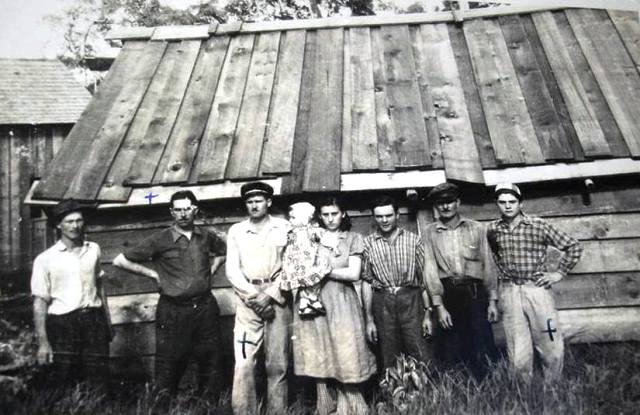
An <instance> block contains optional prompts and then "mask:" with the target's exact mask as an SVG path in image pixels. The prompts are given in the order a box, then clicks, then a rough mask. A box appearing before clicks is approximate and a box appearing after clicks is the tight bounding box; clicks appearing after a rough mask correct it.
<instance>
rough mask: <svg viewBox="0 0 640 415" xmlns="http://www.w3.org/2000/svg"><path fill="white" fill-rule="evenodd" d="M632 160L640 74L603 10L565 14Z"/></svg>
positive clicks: (637, 149)
mask: <svg viewBox="0 0 640 415" xmlns="http://www.w3.org/2000/svg"><path fill="white" fill-rule="evenodd" d="M565 14H566V15H567V18H568V19H569V23H570V24H571V27H572V29H573V32H574V33H575V35H576V38H577V39H578V43H579V44H580V46H581V48H582V51H583V52H584V56H585V58H586V59H587V61H588V62H589V66H590V67H591V70H592V71H593V74H594V75H595V77H596V80H597V81H598V85H600V89H601V90H602V93H603V94H604V97H605V99H606V100H607V103H608V104H609V108H610V109H611V112H612V113H613V116H614V118H615V120H616V122H617V123H618V127H620V131H621V132H622V135H623V137H624V139H625V142H626V143H627V146H628V147H629V150H630V152H631V155H632V156H633V157H638V156H640V98H638V91H639V90H640V75H638V71H637V69H636V67H635V64H634V63H633V61H632V60H631V58H630V56H629V54H628V53H627V50H626V49H625V47H624V44H623V43H622V41H621V39H620V37H619V36H618V33H617V32H616V30H615V27H614V26H613V23H612V22H611V21H610V20H609V17H608V15H607V13H606V12H604V11H595V10H567V11H566V12H565Z"/></svg>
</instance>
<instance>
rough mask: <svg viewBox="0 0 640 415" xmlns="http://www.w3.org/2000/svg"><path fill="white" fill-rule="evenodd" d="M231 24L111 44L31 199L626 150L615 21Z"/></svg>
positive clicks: (625, 41)
mask: <svg viewBox="0 0 640 415" xmlns="http://www.w3.org/2000/svg"><path fill="white" fill-rule="evenodd" d="M635 16H636V17H637V14H636V15H635ZM270 23H271V22H270ZM258 26H260V25H258ZM247 27H251V25H248V26H247ZM283 27H284V28H283ZM237 29H238V28H237V27H236V28H235V29H234V27H232V26H226V25H221V26H219V27H218V28H217V29H214V30H213V31H207V30H206V27H205V28H202V27H191V28H189V27H187V28H184V27H182V28H174V29H171V28H162V29H157V30H156V31H155V32H154V31H153V30H151V31H150V32H149V33H150V34H149V36H150V38H148V39H138V40H130V41H126V42H125V44H124V48H123V50H122V52H121V53H120V55H119V57H118V58H117V60H116V61H115V63H114V65H113V67H112V68H111V70H110V72H109V75H108V77H107V79H105V81H104V82H103V84H102V86H101V88H100V90H99V91H98V93H97V94H96V95H95V96H94V97H93V99H92V101H91V104H90V105H89V107H88V109H87V111H86V112H85V114H84V115H83V117H82V118H81V119H80V121H79V122H78V123H77V125H76V127H75V128H74V129H73V131H72V132H71V134H70V138H69V145H68V146H65V148H64V149H63V151H62V152H61V153H60V155H59V156H58V157H56V160H55V163H54V168H53V169H52V171H51V174H49V175H48V176H47V177H45V178H44V180H43V181H42V182H41V183H40V184H39V185H38V187H37V188H36V192H35V196H36V198H41V199H60V198H62V197H75V198H79V199H87V200H98V201H104V202H121V203H125V202H127V201H128V200H129V197H130V195H131V192H132V189H133V188H136V187H138V188H139V187H142V188H150V187H151V186H158V185H164V186H167V185H207V184H211V183H221V182H224V181H225V180H235V181H243V180H250V179H253V178H257V177H266V176H268V177H273V176H274V175H275V176H281V177H283V184H284V185H283V187H282V191H283V193H285V194H295V193H299V192H301V191H311V192H313V191H339V190H344V188H343V183H342V181H341V174H343V173H360V172H376V171H379V172H387V171H406V170H444V173H445V175H446V176H447V178H449V179H451V180H459V181H463V182H469V183H483V182H484V180H485V178H484V177H483V174H482V171H483V170H484V171H486V170H487V169H496V168H498V169H500V168H505V167H509V166H524V167H527V166H539V165H549V164H556V163H558V162H567V163H576V162H582V161H590V160H593V159H601V158H624V159H626V160H628V159H629V158H637V157H638V156H639V154H640V153H639V152H640V150H639V149H640V134H639V133H638V128H637V127H638V125H637V123H638V120H640V104H638V103H637V102H636V101H638V98H637V97H635V93H634V91H636V90H638V89H639V88H640V74H639V73H638V70H637V66H638V62H637V59H638V56H639V53H638V46H637V42H636V39H637V38H638V36H640V24H638V23H637V21H634V20H633V19H630V17H629V14H624V13H608V12H606V11H603V10H566V11H564V10H560V11H554V12H550V11H545V12H537V13H529V14H520V15H510V16H501V17H485V18H475V19H469V20H465V21H464V22H461V23H457V24H454V23H421V24H419V23H412V24H407V23H402V24H381V25H371V26H367V25H366V24H363V25H362V26H361V27H332V28H317V29H316V28H315V27H314V28H313V29H296V30H287V29H286V25H285V26H279V25H275V24H274V27H273V29H272V30H270V31H265V30H260V31H255V32H251V31H250V30H244V29H243V31H242V32H241V33H239V32H238V30H237ZM151 33H154V34H153V36H151ZM180 36H185V37H184V38H180ZM363 190H366V189H363Z"/></svg>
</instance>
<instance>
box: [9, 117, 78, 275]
mask: <svg viewBox="0 0 640 415" xmlns="http://www.w3.org/2000/svg"><path fill="white" fill-rule="evenodd" d="M70 129H71V125H70V124H62V125H12V126H9V125H3V126H0V274H2V273H3V272H11V271H16V270H22V269H27V268H28V267H29V265H30V262H31V261H32V260H33V257H34V254H37V253H38V252H39V251H40V250H41V247H42V246H44V245H43V244H41V243H39V242H38V241H32V239H31V235H32V233H34V232H36V233H37V232H39V231H36V230H35V227H37V225H36V223H37V222H34V221H32V219H31V208H30V207H29V206H24V205H23V203H22V202H23V200H24V198H25V197H26V195H27V192H28V191H29V188H30V187H31V183H32V182H33V180H34V179H39V178H41V177H43V176H44V174H45V172H46V170H47V168H48V166H49V164H50V162H51V160H52V158H53V156H54V154H55V153H56V152H57V151H58V150H59V149H60V147H61V145H62V141H63V140H64V137H65V136H66V135H67V133H68V132H69V130H70Z"/></svg>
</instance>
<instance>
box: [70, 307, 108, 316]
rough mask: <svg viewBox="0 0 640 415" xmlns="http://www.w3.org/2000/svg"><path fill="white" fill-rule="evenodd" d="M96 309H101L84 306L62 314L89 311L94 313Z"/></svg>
mask: <svg viewBox="0 0 640 415" xmlns="http://www.w3.org/2000/svg"><path fill="white" fill-rule="evenodd" d="M96 311H100V307H83V308H77V309H75V310H73V311H70V312H69V313H67V314H61V315H63V316H64V315H70V314H89V313H94V312H96Z"/></svg>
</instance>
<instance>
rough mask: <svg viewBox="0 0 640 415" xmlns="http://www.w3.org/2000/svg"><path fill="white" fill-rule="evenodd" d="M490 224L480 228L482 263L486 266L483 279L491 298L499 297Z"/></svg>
mask: <svg viewBox="0 0 640 415" xmlns="http://www.w3.org/2000/svg"><path fill="white" fill-rule="evenodd" d="M487 231H488V226H485V225H481V226H480V229H479V231H478V232H479V234H480V235H479V237H478V239H479V240H480V255H481V256H482V264H483V268H484V275H483V281H484V286H485V289H486V290H487V295H488V296H489V300H497V299H498V267H497V266H496V263H495V258H494V256H493V253H492V252H491V249H490V248H489V241H488V239H487Z"/></svg>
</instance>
